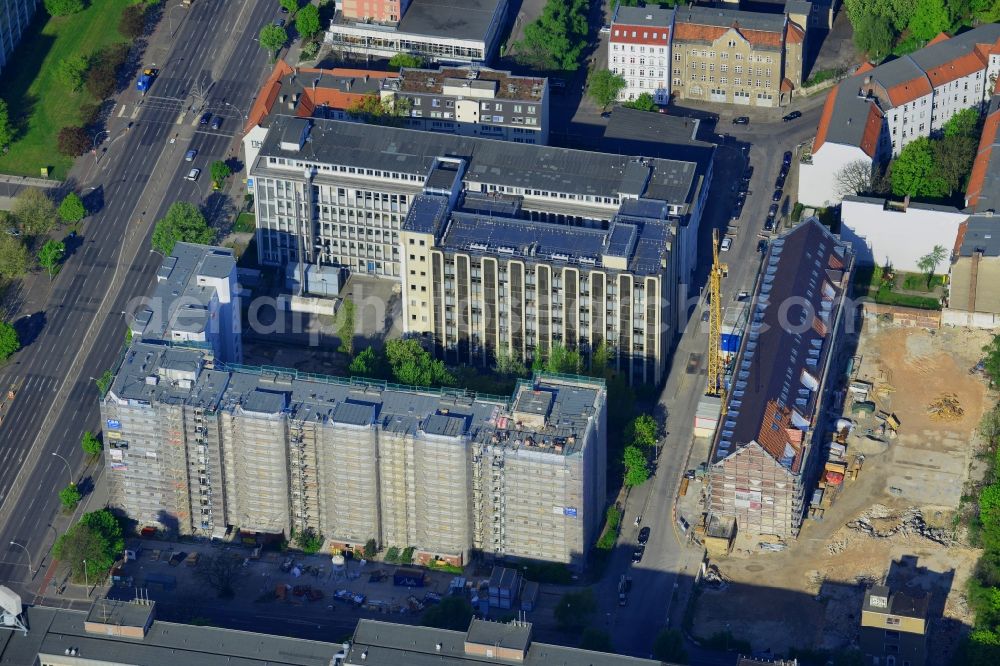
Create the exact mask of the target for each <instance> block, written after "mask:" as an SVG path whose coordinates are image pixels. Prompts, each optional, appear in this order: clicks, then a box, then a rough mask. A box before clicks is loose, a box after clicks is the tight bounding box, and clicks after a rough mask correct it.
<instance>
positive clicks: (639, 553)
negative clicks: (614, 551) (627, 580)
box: [632, 546, 646, 564]
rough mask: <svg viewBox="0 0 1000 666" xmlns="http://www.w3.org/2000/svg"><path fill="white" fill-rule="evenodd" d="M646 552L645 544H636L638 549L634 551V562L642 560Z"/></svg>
mask: <svg viewBox="0 0 1000 666" xmlns="http://www.w3.org/2000/svg"><path fill="white" fill-rule="evenodd" d="M645 552H646V547H645V546H636V549H635V550H634V551H632V562H634V563H636V564H638V563H639V562H642V556H643V554H644V553H645Z"/></svg>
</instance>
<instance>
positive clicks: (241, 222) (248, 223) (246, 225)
mask: <svg viewBox="0 0 1000 666" xmlns="http://www.w3.org/2000/svg"><path fill="white" fill-rule="evenodd" d="M256 229H257V220H256V218H255V217H254V214H253V213H247V212H245V211H244V212H242V213H240V214H239V217H237V218H236V222H235V223H234V224H233V231H236V232H242V233H252V232H254V231H255V230H256Z"/></svg>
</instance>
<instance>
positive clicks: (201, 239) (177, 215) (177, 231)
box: [152, 201, 215, 256]
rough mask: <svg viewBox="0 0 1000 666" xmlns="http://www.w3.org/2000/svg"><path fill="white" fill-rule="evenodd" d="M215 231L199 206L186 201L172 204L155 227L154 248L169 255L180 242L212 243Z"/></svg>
mask: <svg viewBox="0 0 1000 666" xmlns="http://www.w3.org/2000/svg"><path fill="white" fill-rule="evenodd" d="M214 240H215V231H214V230H213V229H212V228H211V227H209V226H208V222H207V221H206V220H205V216H204V215H202V214H201V211H200V210H198V208H197V206H195V205H194V204H191V203H188V202H186V201H177V202H175V203H173V204H171V206H170V209H169V210H167V214H166V216H164V218H163V219H162V220H160V221H159V222H157V223H156V226H155V227H154V228H153V237H152V243H153V249H155V250H156V251H157V252H160V253H162V254H163V255H165V256H168V255H169V254H170V253H171V252H173V250H174V245H176V244H177V243H179V242H182V241H183V242H186V243H201V244H203V245H211V243H212V241H214Z"/></svg>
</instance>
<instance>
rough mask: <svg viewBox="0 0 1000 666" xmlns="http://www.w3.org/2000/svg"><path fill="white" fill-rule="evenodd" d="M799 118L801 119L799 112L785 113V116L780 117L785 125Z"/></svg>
mask: <svg viewBox="0 0 1000 666" xmlns="http://www.w3.org/2000/svg"><path fill="white" fill-rule="evenodd" d="M801 117H802V112H801V111H792V112H791V113H786V114H785V115H783V116H782V117H781V119H782V120H783V121H785V122H786V123H790V122H791V121H793V120H795V119H796V118H801Z"/></svg>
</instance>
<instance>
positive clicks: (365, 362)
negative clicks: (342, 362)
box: [348, 347, 378, 377]
mask: <svg viewBox="0 0 1000 666" xmlns="http://www.w3.org/2000/svg"><path fill="white" fill-rule="evenodd" d="M377 367H378V355H377V354H376V353H375V350H374V349H372V348H371V347H368V348H367V349H365V350H364V351H363V352H361V353H360V354H358V355H357V356H355V357H354V358H353V359H351V365H350V366H349V367H348V372H350V373H351V375H360V376H362V377H374V376H375V374H376V373H375V371H376V369H377Z"/></svg>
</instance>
